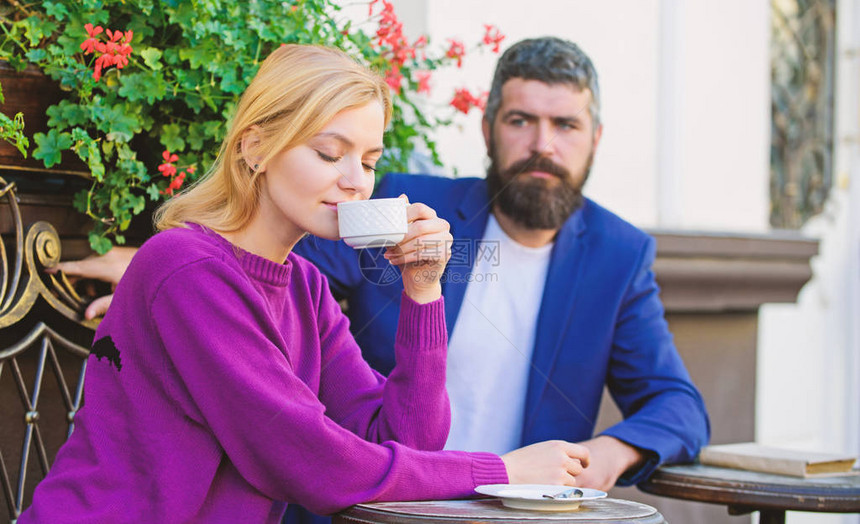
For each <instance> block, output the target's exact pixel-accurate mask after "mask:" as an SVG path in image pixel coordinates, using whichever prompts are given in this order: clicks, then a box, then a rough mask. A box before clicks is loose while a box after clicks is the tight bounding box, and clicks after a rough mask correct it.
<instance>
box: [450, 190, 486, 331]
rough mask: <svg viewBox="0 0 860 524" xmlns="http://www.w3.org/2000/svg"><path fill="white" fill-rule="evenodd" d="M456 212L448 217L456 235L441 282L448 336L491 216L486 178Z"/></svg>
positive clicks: (461, 302)
mask: <svg viewBox="0 0 860 524" xmlns="http://www.w3.org/2000/svg"><path fill="white" fill-rule="evenodd" d="M454 215H455V216H453V217H445V218H448V219H449V220H450V223H451V234H452V235H453V236H454V245H453V246H452V254H451V260H450V261H449V262H448V266H447V267H446V268H445V274H444V276H445V280H444V282H443V284H442V294H443V295H444V296H445V321H446V323H447V325H448V336H450V335H451V333H453V331H454V322H455V321H456V320H457V315H458V314H459V313H460V307H461V306H462V305H463V297H464V296H465V294H466V286H467V282H468V275H469V273H470V272H471V271H472V268H473V267H474V266H475V261H476V256H475V254H476V249H477V245H478V241H480V240H481V239H482V238H484V229H486V227H487V219H488V217H489V216H490V204H489V203H488V202H487V185H486V182H485V181H484V180H483V179H479V180H476V181H475V183H474V184H472V185H471V187H469V188H468V189H467V190H466V192H465V195H464V197H463V200H461V201H460V204H459V206H457V210H456V213H455V214H454Z"/></svg>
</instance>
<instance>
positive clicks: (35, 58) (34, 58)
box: [27, 49, 48, 63]
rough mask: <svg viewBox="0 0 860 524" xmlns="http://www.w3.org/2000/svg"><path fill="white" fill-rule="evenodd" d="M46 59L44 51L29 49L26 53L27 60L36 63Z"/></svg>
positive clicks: (46, 54) (46, 55)
mask: <svg viewBox="0 0 860 524" xmlns="http://www.w3.org/2000/svg"><path fill="white" fill-rule="evenodd" d="M47 57H48V52H47V51H45V50H44V49H30V50H29V51H27V60H29V61H31V62H34V63H38V62H41V61H42V60H45V59H46V58H47Z"/></svg>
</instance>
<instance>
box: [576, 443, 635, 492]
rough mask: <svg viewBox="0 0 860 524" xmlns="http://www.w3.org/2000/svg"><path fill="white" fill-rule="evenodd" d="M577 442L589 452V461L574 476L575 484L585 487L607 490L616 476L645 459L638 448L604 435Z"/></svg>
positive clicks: (615, 479) (612, 485)
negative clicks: (585, 466)
mask: <svg viewBox="0 0 860 524" xmlns="http://www.w3.org/2000/svg"><path fill="white" fill-rule="evenodd" d="M579 444H580V445H582V446H584V447H586V448H588V451H589V452H590V453H591V463H590V464H589V466H588V467H587V468H585V470H583V472H582V473H581V474H579V475H577V476H576V485H577V486H581V487H585V488H594V489H599V490H601V491H609V490H610V489H611V488H612V487H614V486H615V482H616V481H617V480H618V477H620V476H621V475H622V474H623V473H624V472H625V471H627V470H628V469H630V468H632V467H633V466H636V465H638V464H639V463H641V462H642V461H643V460H645V456H644V455H643V454H642V452H640V451H639V450H638V449H636V448H634V447H633V446H631V445H629V444H625V443H624V442H621V441H620V440H618V439H616V438H614V437H609V436H606V435H601V436H599V437H595V438H593V439H591V440H585V441H583V442H580V443H579Z"/></svg>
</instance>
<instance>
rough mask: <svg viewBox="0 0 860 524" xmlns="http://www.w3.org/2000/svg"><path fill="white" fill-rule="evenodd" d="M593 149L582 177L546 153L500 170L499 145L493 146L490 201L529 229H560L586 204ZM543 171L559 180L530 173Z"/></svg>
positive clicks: (491, 153) (488, 187) (488, 181)
mask: <svg viewBox="0 0 860 524" xmlns="http://www.w3.org/2000/svg"><path fill="white" fill-rule="evenodd" d="M593 159H594V151H592V152H591V153H590V154H589V156H588V160H587V162H586V164H585V167H584V168H583V169H582V172H581V173H577V175H579V176H574V177H572V176H571V174H570V171H568V170H567V169H565V168H564V167H563V166H560V165H558V164H556V163H555V162H553V161H552V160H550V159H549V158H546V157H544V156H539V155H534V156H531V157H529V158H526V159H524V160H520V161H518V162H515V163H513V164H512V165H511V166H510V167H508V168H507V169H505V170H504V171H501V172H500V171H499V166H498V161H497V160H496V155H495V148H494V147H493V146H492V145H491V147H490V160H491V163H490V167H489V168H488V169H487V190H488V191H489V196H490V202H492V203H493V204H494V205H496V206H498V209H499V210H500V211H501V212H502V213H504V214H505V215H506V216H507V217H508V218H510V219H511V220H513V221H514V222H516V223H517V224H519V225H521V226H522V227H524V228H526V229H560V228H561V226H562V225H564V222H565V221H566V220H567V219H568V218H569V217H570V215H572V214H573V213H574V211H576V210H577V209H579V208H580V207H582V203H583V198H582V186H584V185H585V181H586V180H587V179H588V175H589V172H590V171H591V163H592V161H593ZM529 171H542V172H544V173H548V174H550V175H553V176H555V177H556V178H558V179H559V182H560V183H559V184H550V183H548V182H549V181H548V180H545V179H543V178H537V177H533V176H531V175H526V174H524V173H527V172H529Z"/></svg>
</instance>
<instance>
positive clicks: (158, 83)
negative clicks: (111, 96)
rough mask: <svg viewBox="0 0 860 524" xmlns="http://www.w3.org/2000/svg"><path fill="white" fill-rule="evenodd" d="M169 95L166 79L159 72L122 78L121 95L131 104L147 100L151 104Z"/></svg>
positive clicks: (134, 74) (125, 75)
mask: <svg viewBox="0 0 860 524" xmlns="http://www.w3.org/2000/svg"><path fill="white" fill-rule="evenodd" d="M166 94H167V84H166V83H165V81H164V77H163V76H162V75H161V74H160V73H158V72H157V71H147V72H143V73H131V74H124V75H123V76H122V77H121V78H120V88H119V95H120V96H122V97H125V98H127V99H128V101H129V102H137V101H138V100H143V99H146V101H147V102H148V103H149V104H154V103H155V101H156V100H161V99H163V98H164V96H165V95H166Z"/></svg>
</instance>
